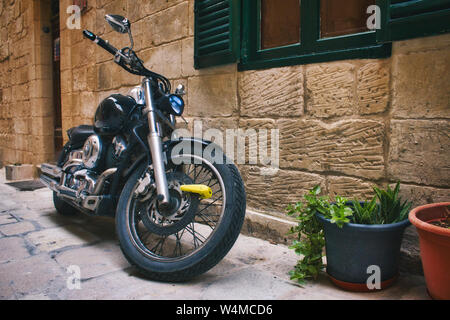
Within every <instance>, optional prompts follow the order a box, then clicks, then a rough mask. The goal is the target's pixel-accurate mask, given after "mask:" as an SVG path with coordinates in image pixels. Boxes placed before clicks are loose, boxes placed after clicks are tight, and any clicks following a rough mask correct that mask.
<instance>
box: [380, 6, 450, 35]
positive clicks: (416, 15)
mask: <svg viewBox="0 0 450 320" xmlns="http://www.w3.org/2000/svg"><path fill="white" fill-rule="evenodd" d="M378 4H379V6H380V7H381V9H382V10H381V14H382V25H381V29H380V30H378V32H377V40H378V41H379V42H387V41H396V40H404V39H411V38H417V37H425V36H431V35H436V34H441V33H445V32H450V0H379V1H378Z"/></svg>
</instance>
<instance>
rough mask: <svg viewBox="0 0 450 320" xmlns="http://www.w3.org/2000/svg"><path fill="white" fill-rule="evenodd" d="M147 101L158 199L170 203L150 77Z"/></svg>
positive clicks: (145, 89) (149, 136)
mask: <svg viewBox="0 0 450 320" xmlns="http://www.w3.org/2000/svg"><path fill="white" fill-rule="evenodd" d="M143 84H144V91H145V103H146V107H147V108H146V111H148V113H147V117H148V127H149V134H148V136H147V139H148V145H149V146H150V153H151V157H152V164H153V172H154V175H155V182H156V191H157V193H158V200H159V203H160V204H169V202H170V195H169V188H168V186H167V177H166V169H165V165H164V158H163V151H162V138H161V136H160V133H159V131H158V126H157V121H156V112H155V109H154V106H153V96H152V89H151V85H150V79H148V78H145V79H144V82H143Z"/></svg>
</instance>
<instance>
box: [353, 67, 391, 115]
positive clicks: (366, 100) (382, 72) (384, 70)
mask: <svg viewBox="0 0 450 320" xmlns="http://www.w3.org/2000/svg"><path fill="white" fill-rule="evenodd" d="M389 71H390V70H389V67H388V65H387V64H386V63H384V62H380V61H379V62H373V63H368V64H365V65H364V66H362V67H361V68H359V70H358V82H357V96H358V107H359V114H374V113H382V112H384V111H385V110H386V109H387V106H388V103H389V79H390V76H389Z"/></svg>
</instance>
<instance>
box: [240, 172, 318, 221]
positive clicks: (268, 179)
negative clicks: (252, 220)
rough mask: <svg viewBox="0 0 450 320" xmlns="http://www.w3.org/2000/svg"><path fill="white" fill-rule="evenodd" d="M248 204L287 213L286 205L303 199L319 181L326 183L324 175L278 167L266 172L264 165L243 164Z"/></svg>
mask: <svg viewBox="0 0 450 320" xmlns="http://www.w3.org/2000/svg"><path fill="white" fill-rule="evenodd" d="M240 172H241V174H242V177H243V180H244V183H245V190H246V193H247V205H248V207H249V208H254V209H257V210H258V211H262V212H267V213H270V214H273V215H276V216H280V217H285V216H284V211H285V209H286V207H287V205H289V204H292V203H295V202H297V201H300V200H302V199H303V195H304V194H305V193H306V192H308V191H309V190H310V189H312V188H313V187H314V186H316V185H322V187H324V186H325V179H324V178H323V177H322V176H320V175H317V174H312V173H306V172H300V171H292V170H279V171H278V172H277V173H276V174H274V175H264V174H263V173H264V172H263V171H261V168H259V167H254V166H240Z"/></svg>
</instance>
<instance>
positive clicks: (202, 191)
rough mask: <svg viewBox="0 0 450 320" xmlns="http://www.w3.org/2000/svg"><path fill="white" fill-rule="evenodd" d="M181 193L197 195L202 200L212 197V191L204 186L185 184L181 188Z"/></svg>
mask: <svg viewBox="0 0 450 320" xmlns="http://www.w3.org/2000/svg"><path fill="white" fill-rule="evenodd" d="M180 189H181V191H184V192H190V193H196V194H198V195H199V196H200V198H202V199H209V198H211V197H212V190H211V188H210V187H208V186H207V185H204V184H185V185H182V186H181V187H180Z"/></svg>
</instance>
